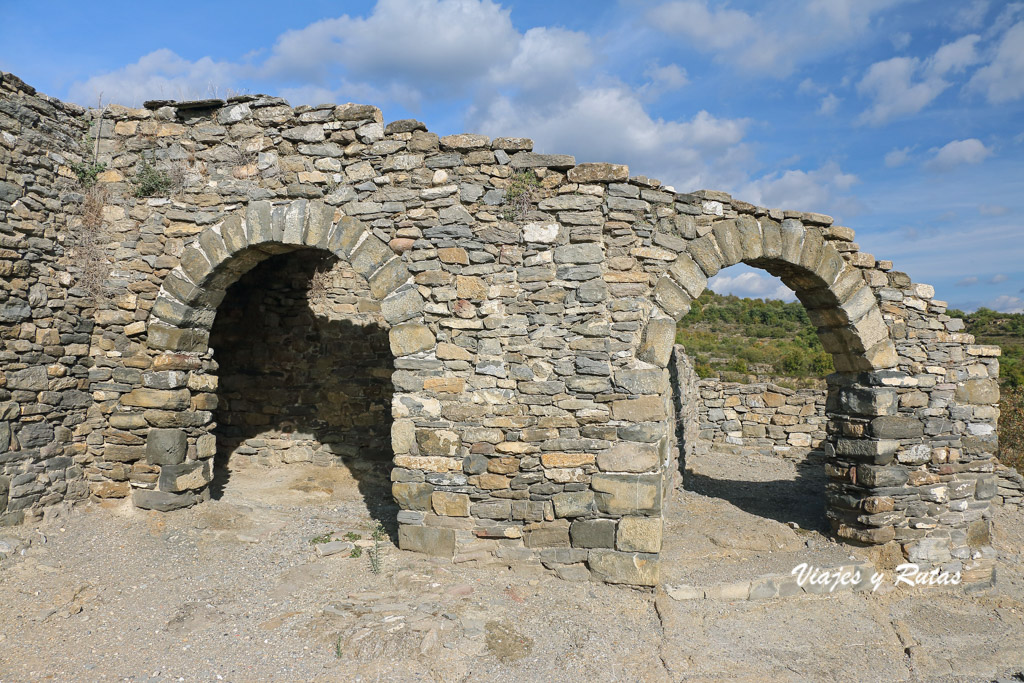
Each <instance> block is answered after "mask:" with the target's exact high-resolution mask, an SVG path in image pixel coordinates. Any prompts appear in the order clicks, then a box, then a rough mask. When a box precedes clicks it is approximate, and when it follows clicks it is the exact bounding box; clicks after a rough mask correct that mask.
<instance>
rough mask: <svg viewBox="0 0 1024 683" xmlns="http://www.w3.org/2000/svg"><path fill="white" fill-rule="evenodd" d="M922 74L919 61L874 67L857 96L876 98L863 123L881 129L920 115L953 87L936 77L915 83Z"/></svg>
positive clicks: (889, 61)
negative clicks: (909, 115) (900, 120)
mask: <svg viewBox="0 0 1024 683" xmlns="http://www.w3.org/2000/svg"><path fill="white" fill-rule="evenodd" d="M920 71H921V60H919V59H917V58H916V57H893V58H892V59H887V60H885V61H884V62H875V63H874V64H872V65H871V66H870V67H869V68H868V72H867V73H866V74H865V75H864V78H862V79H861V81H860V83H858V84H857V92H859V93H860V94H861V95H863V96H865V97H870V98H872V99H873V100H874V104H873V105H872V106H871V108H870V109H868V110H867V111H865V112H864V113H863V114H861V116H860V118H859V119H858V120H859V122H860V123H868V124H871V125H874V126H878V125H881V124H883V123H886V122H888V121H890V120H892V119H894V118H896V117H898V116H905V115H907V114H916V113H917V112H919V111H921V110H922V109H924V108H925V106H927V105H928V104H929V103H931V101H932V100H934V99H935V98H936V97H938V96H939V95H940V94H941V93H942V91H943V90H945V89H946V88H948V87H949V83H947V82H946V81H944V80H942V79H941V78H939V77H937V76H934V75H930V76H927V77H926V78H925V79H924V80H921V81H917V82H914V79H915V76H917V75H918V73H919V72H920Z"/></svg>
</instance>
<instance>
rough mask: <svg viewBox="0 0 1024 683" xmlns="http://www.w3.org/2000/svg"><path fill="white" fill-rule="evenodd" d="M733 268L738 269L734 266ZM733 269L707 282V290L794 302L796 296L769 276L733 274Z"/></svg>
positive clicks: (751, 271)
mask: <svg viewBox="0 0 1024 683" xmlns="http://www.w3.org/2000/svg"><path fill="white" fill-rule="evenodd" d="M734 268H738V266H735V267H734ZM732 271H733V268H729V269H728V270H724V271H722V272H721V273H719V274H718V275H715V276H714V277H713V278H711V279H710V280H708V288H709V289H711V290H712V291H714V292H717V293H718V294H735V295H736V296H742V297H749V298H754V299H782V300H783V301H796V295H795V294H794V293H793V290H791V289H790V288H789V287H787V286H786V285H784V284H782V282H780V281H779V280H778V279H777V278H775V277H772V276H771V275H764V274H762V273H760V272H757V271H753V270H749V271H746V272H739V273H734V272H732Z"/></svg>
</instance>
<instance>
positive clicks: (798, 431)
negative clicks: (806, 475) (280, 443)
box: [697, 379, 827, 459]
mask: <svg viewBox="0 0 1024 683" xmlns="http://www.w3.org/2000/svg"><path fill="white" fill-rule="evenodd" d="M697 388H698V391H699V392H700V393H699V396H700V399H699V401H698V406H699V411H700V444H699V446H698V448H699V452H705V453H706V452H708V451H709V450H711V449H714V450H716V451H718V452H724V453H760V454H762V455H776V456H782V457H786V458H800V459H802V458H804V457H805V456H806V455H807V454H808V453H809V452H810V451H812V450H814V449H816V448H819V447H820V446H821V445H822V444H823V443H824V442H825V439H826V437H827V435H826V433H825V426H826V422H827V420H826V418H825V397H826V392H825V391H824V390H819V389H800V390H796V391H794V390H793V389H787V388H786V387H780V386H778V385H776V384H770V383H767V382H758V383H752V384H741V383H739V382H721V381H719V380H717V379H703V380H700V381H699V382H698V383H697Z"/></svg>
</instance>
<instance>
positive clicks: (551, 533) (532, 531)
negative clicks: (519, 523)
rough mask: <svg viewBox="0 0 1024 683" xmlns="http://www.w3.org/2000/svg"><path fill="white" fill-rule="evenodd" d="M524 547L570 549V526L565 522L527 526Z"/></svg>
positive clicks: (524, 532) (524, 534)
mask: <svg viewBox="0 0 1024 683" xmlns="http://www.w3.org/2000/svg"><path fill="white" fill-rule="evenodd" d="M523 545H525V546H526V547H527V548H568V547H570V546H569V525H568V523H566V522H565V521H564V520H558V521H555V522H549V523H547V522H542V523H537V524H532V525H527V527H526V528H525V529H523Z"/></svg>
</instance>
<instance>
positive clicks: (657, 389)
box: [615, 368, 668, 394]
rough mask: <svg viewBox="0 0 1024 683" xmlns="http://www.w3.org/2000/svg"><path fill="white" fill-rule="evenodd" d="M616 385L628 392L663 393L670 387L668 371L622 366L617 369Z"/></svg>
mask: <svg viewBox="0 0 1024 683" xmlns="http://www.w3.org/2000/svg"><path fill="white" fill-rule="evenodd" d="M615 385H616V386H617V387H618V388H620V389H622V390H623V391H624V392H626V393H628V394H663V393H665V392H666V390H667V389H668V372H667V371H666V370H654V369H643V370H629V369H625V368H620V369H617V370H616V371H615Z"/></svg>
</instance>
